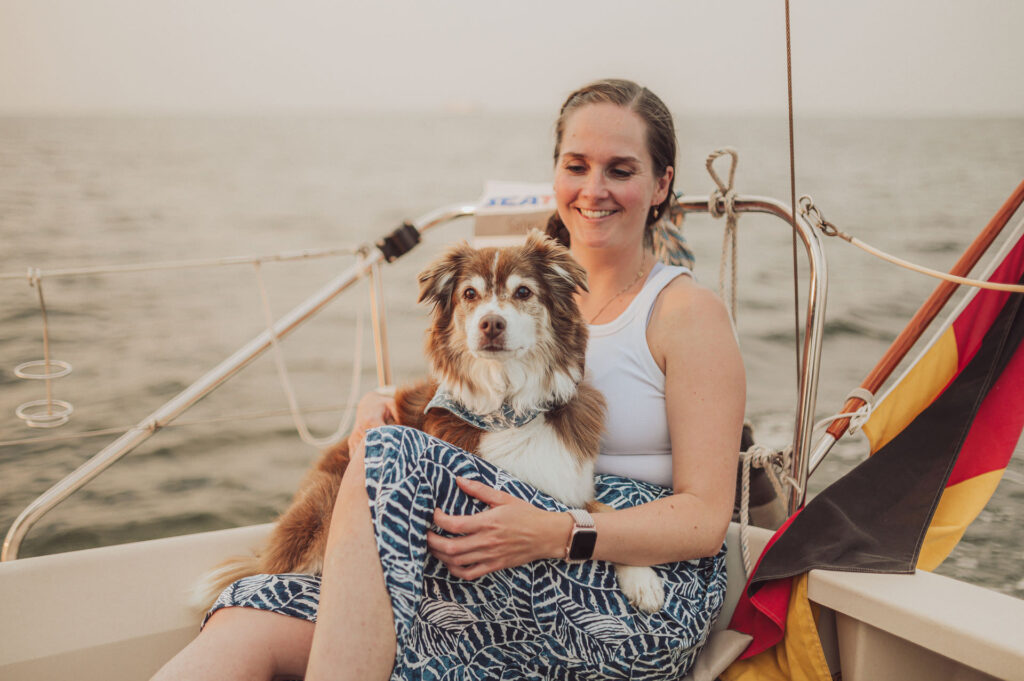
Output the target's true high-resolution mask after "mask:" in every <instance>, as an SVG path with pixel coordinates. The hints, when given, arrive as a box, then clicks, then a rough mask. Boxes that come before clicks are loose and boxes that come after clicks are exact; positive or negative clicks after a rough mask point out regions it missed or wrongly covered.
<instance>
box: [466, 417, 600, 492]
mask: <svg viewBox="0 0 1024 681" xmlns="http://www.w3.org/2000/svg"><path fill="white" fill-rule="evenodd" d="M480 456H481V457H482V458H484V459H487V460H488V461H490V462H491V463H493V464H494V465H495V466H499V467H500V468H504V469H505V470H506V471H508V472H509V473H511V474H512V475H514V476H515V477H517V478H519V479H520V480H522V481H523V482H527V483H529V484H531V485H533V486H534V487H536V488H537V489H539V490H540V491H542V492H546V493H547V494H550V495H551V496H553V497H554V498H556V499H558V500H559V501H561V502H562V503H564V504H567V505H569V506H574V507H582V506H583V505H584V504H586V503H587V502H588V501H591V500H593V498H594V463H593V461H588V462H586V463H583V464H580V463H579V461H577V459H576V458H575V457H574V456H573V455H572V453H571V452H570V451H569V450H568V449H566V447H565V446H564V445H563V444H562V441H561V440H560V439H559V437H558V435H557V434H556V433H555V430H554V428H551V427H550V426H548V425H547V423H545V420H544V417H543V416H538V417H537V418H535V419H533V420H532V421H530V422H529V423H527V424H526V425H525V426H522V427H520V428H509V429H508V430H502V431H498V432H494V433H484V434H483V436H482V437H481V438H480Z"/></svg>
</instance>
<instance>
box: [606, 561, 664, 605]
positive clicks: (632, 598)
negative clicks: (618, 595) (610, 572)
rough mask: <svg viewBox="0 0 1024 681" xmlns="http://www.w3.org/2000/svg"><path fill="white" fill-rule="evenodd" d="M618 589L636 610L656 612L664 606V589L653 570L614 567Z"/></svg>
mask: <svg viewBox="0 0 1024 681" xmlns="http://www.w3.org/2000/svg"><path fill="white" fill-rule="evenodd" d="M615 576H616V577H617V578H618V580H619V588H620V589H622V593H624V594H626V598H628V599H629V602H630V603H632V604H633V607H635V608H636V609H637V610H643V611H644V612H657V611H659V610H661V606H662V605H664V604H665V587H664V585H663V584H662V582H661V577H659V576H658V573H656V572H655V571H654V570H653V569H651V568H649V567H637V566H635V565H616V566H615Z"/></svg>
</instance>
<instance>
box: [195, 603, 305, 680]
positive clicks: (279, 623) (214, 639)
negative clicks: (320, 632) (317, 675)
mask: <svg viewBox="0 0 1024 681" xmlns="http://www.w3.org/2000/svg"><path fill="white" fill-rule="evenodd" d="M314 626H315V625H314V624H313V623H312V622H309V621H307V620H304V619H299V618H297V617H289V616H287V615H281V614H278V613H274V612H267V611H265V610H256V609H254V608H243V607H234V608H222V609H220V610H218V611H217V612H215V613H214V614H213V615H212V616H211V617H210V620H209V621H208V622H207V623H206V626H205V627H204V628H203V631H202V633H201V634H200V637H206V646H208V647H209V648H211V649H212V650H215V651H218V652H217V654H218V655H221V656H223V657H224V658H226V659H236V660H246V663H245V665H246V667H248V668H249V669H260V670H271V671H272V672H273V673H274V674H294V673H296V672H297V671H298V672H301V671H303V670H305V667H306V661H307V660H308V659H309V649H310V647H311V646H312V644H313V629H314Z"/></svg>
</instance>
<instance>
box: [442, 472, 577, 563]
mask: <svg viewBox="0 0 1024 681" xmlns="http://www.w3.org/2000/svg"><path fill="white" fill-rule="evenodd" d="M456 482H457V483H458V485H459V488H460V489H461V490H462V491H463V492H465V493H466V494H468V495H469V496H471V497H473V498H475V499H479V500H480V501H482V502H484V503H485V504H487V505H488V506H489V507H490V508H488V509H487V510H486V511H481V512H480V513H476V514H473V515H448V514H447V513H444V512H443V511H441V509H435V510H434V523H435V524H436V525H437V526H438V527H440V528H441V529H443V530H446V531H447V532H450V533H452V534H454V535H456V536H455V537H452V538H449V537H442V536H441V535H439V534H436V533H434V532H427V545H428V547H429V548H430V552H431V553H432V554H433V555H434V557H436V558H437V559H438V560H440V561H441V562H442V563H444V564H445V565H446V566H447V567H448V571H449V572H451V573H452V574H453V575H455V576H456V577H461V578H462V579H476V578H477V577H480V576H482V575H486V574H487V573H489V572H494V571H495V570H501V569H503V568H507V567H515V566H517V565H524V564H526V563H529V562H530V561H534V560H540V559H543V558H561V557H563V555H564V554H565V542H566V540H567V538H568V536H569V531H570V530H571V528H572V518H571V516H569V514H567V513H553V512H551V511H545V510H543V509H539V508H537V507H536V506H533V505H531V504H530V503H528V502H526V501H523V500H522V499H519V498H517V497H514V496H512V495H511V494H507V493H505V492H501V491H499V490H496V489H494V488H492V487H488V486H487V485H485V484H483V483H481V482H476V481H475V480H467V479H466V478H456Z"/></svg>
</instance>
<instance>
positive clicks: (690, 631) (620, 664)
mask: <svg viewBox="0 0 1024 681" xmlns="http://www.w3.org/2000/svg"><path fill="white" fill-rule="evenodd" d="M674 162H675V132H674V129H673V125H672V119H671V116H670V115H669V113H668V111H667V109H666V108H665V106H664V104H663V103H662V102H661V100H659V99H658V98H657V97H656V96H655V95H654V94H653V93H651V92H650V91H648V90H646V89H645V88H641V87H639V86H637V85H636V84H635V83H632V82H629V81H619V80H609V81H600V82H597V83H593V84H591V85H588V86H586V87H584V88H582V89H580V90H578V91H577V92H574V93H573V94H572V95H570V97H569V98H568V100H567V101H566V103H565V104H564V105H563V107H562V110H561V113H560V116H559V119H558V123H557V126H556V144H555V179H554V187H555V196H556V200H557V207H558V210H557V213H556V215H554V216H553V217H552V219H551V221H550V223H549V227H548V231H549V233H550V234H551V235H552V236H555V237H556V238H558V239H559V240H561V241H562V242H563V243H565V244H566V245H568V246H569V248H570V250H571V251H572V254H573V255H574V257H575V258H576V259H577V260H578V261H579V262H580V264H582V265H583V266H584V268H585V269H586V270H587V273H588V281H589V288H590V290H589V292H580V293H578V299H577V303H578V305H579V307H580V310H581V311H582V313H583V315H584V317H585V318H586V319H587V320H588V322H589V323H590V324H591V329H590V331H591V340H590V345H589V347H588V353H587V366H588V374H589V378H590V380H591V381H592V383H593V384H594V385H595V386H597V387H598V388H600V389H601V390H602V391H603V392H604V393H605V395H606V398H607V399H608V420H607V433H606V435H605V438H604V439H603V441H602V454H601V457H600V460H599V462H598V472H600V473H606V474H614V475H604V476H599V478H598V485H597V487H598V498H599V499H600V500H602V501H605V502H606V503H608V504H610V505H612V506H613V507H615V508H616V509H619V510H615V511H610V512H607V513H601V514H597V515H596V516H595V523H596V528H597V541H596V544H595V546H594V551H593V558H594V559H595V560H596V561H608V562H619V563H627V564H634V565H656V566H660V567H659V574H660V575H661V576H662V578H663V579H664V581H665V586H666V602H665V606H664V607H663V608H662V610H661V611H659V612H657V613H654V614H652V615H642V614H640V613H638V612H637V611H635V610H623V609H622V608H620V607H619V606H617V605H615V604H614V603H611V604H609V603H608V602H603V601H601V599H600V598H599V596H600V593H598V589H596V588H595V587H594V586H593V585H594V584H597V583H599V582H600V580H601V579H604V576H606V575H607V572H608V563H604V562H595V563H590V564H588V565H590V566H591V567H589V568H588V570H589V571H588V572H586V573H585V576H586V575H589V576H590V577H593V579H596V580H597V581H591V582H588V581H587V580H586V579H582V578H581V579H580V582H579V583H580V585H581V587H580V588H579V589H576V588H573V589H572V591H573V592H574V593H573V594H572V598H571V599H570V598H568V597H567V596H566V595H565V594H564V593H559V592H558V589H559V588H558V587H555V591H556V593H554V595H553V596H552V598H553V599H554V600H555V602H557V603H558V604H559V606H558V608H559V613H558V617H557V623H556V624H552V622H553V621H555V620H551V621H546V622H544V623H542V624H540V625H539V626H538V622H537V621H533V620H537V616H536V609H535V606H536V603H532V602H531V601H532V600H534V599H535V598H536V597H535V596H534V595H533V594H534V593H535V591H531V590H526V591H525V593H519V592H511V593H510V592H508V591H507V590H505V591H503V589H504V588H506V587H507V585H508V584H510V583H512V584H520V583H521V584H526V585H529V588H530V589H533V590H542V589H545V588H549V587H551V584H553V583H554V582H553V581H552V579H551V577H550V575H551V574H554V573H556V572H558V570H562V573H564V564H563V563H561V562H560V561H561V559H562V558H564V556H565V551H566V548H565V547H566V538H567V536H568V534H569V531H570V528H571V527H572V521H571V519H570V517H569V516H568V515H567V514H565V513H557V512H552V510H546V509H544V508H539V507H538V506H534V505H531V504H530V503H527V502H526V501H523V500H522V499H521V498H519V497H517V496H515V495H513V494H509V493H508V492H506V491H503V490H502V489H495V488H494V487H492V486H488V485H487V484H484V483H482V482H479V481H468V480H465V479H462V478H456V476H455V474H454V473H452V472H450V471H447V470H446V471H445V472H444V473H443V475H449V474H450V475H449V477H450V484H452V485H458V487H459V488H460V489H461V490H462V492H464V493H465V496H461V498H462V499H468V498H473V499H476V500H479V501H480V502H483V503H484V504H486V505H487V507H488V508H487V509H486V510H484V511H482V512H479V513H475V514H467V513H465V512H462V511H464V510H465V508H466V506H465V505H463V506H461V507H458V508H453V507H451V506H449V507H448V508H438V509H436V510H435V511H434V512H433V516H432V521H433V522H434V523H435V524H436V525H437V526H438V527H440V528H442V529H443V530H446V531H447V532H448V533H450V534H451V535H452V537H443V536H441V535H438V534H434V533H433V532H427V533H426V536H425V537H417V536H410V537H409V538H408V547H407V546H406V545H405V544H403V545H402V547H401V549H402V551H406V549H407V548H408V551H409V553H410V554H412V555H413V556H414V558H413V559H412V560H411V561H409V562H408V564H407V565H402V566H399V567H398V568H395V567H389V568H388V569H387V571H386V573H385V571H382V568H381V557H382V556H383V555H384V550H385V549H384V545H383V544H384V541H383V540H380V539H379V537H380V536H381V533H380V532H379V531H376V529H375V525H374V522H377V523H380V522H382V521H381V519H380V518H376V519H371V516H370V511H369V508H368V498H369V497H368V495H370V496H372V495H374V494H376V493H377V492H378V486H379V485H380V479H381V472H380V470H381V467H382V466H385V465H392V464H388V463H383V461H384V460H385V459H388V457H384V456H382V455H381V451H382V450H383V449H386V448H387V446H388V445H387V442H388V437H389V435H388V431H389V430H390V429H376V430H371V431H370V432H369V434H368V435H366V437H365V438H364V434H366V431H367V429H369V428H373V427H375V426H379V425H382V424H384V423H386V422H388V421H389V420H390V415H391V413H392V412H393V405H392V403H391V402H390V401H389V400H388V399H386V398H383V397H379V396H372V395H371V396H368V397H367V398H364V399H363V401H362V402H361V403H360V407H359V413H358V420H357V422H358V424H359V427H357V428H356V430H355V432H354V433H353V435H352V436H351V439H350V443H351V445H352V451H353V461H352V464H350V466H349V469H348V471H347V473H346V475H345V478H344V480H343V483H342V488H341V491H340V493H339V496H338V503H337V506H336V510H335V515H334V518H333V519H332V526H331V536H330V539H329V542H328V549H327V555H326V557H325V564H324V571H323V574H324V579H323V583H322V588H321V587H320V584H319V581H318V580H316V579H315V578H305V581H303V579H302V578H293V577H288V576H285V577H274V578H268V577H262V578H260V579H263V580H264V581H263V582H261V583H257V584H255V585H254V586H253V585H252V584H250V585H248V586H246V585H237V584H236V585H234V586H233V587H230V588H229V589H228V591H227V592H225V594H226V595H225V596H222V601H223V603H222V605H247V606H250V607H223V608H220V609H216V610H215V612H214V614H213V615H212V616H211V617H210V618H209V620H208V623H207V625H206V626H205V628H204V630H203V632H202V633H201V634H200V636H199V637H197V639H196V640H195V641H194V642H193V643H192V644H190V646H189V647H188V648H186V649H185V651H183V652H182V653H181V654H179V656H178V657H176V658H175V659H174V660H172V661H171V662H170V663H168V665H167V667H165V668H164V669H163V670H161V672H160V674H158V676H157V678H158V679H172V678H190V679H197V678H218V679H226V678H245V679H252V678H270V677H272V676H275V675H279V676H284V677H288V676H302V674H303V673H304V672H305V674H306V678H307V679H327V678H346V679H347V678H353V679H355V678H359V679H363V678H371V679H373V678H376V679H383V678H387V677H388V676H389V674H392V671H393V673H394V676H392V678H419V677H420V676H423V675H429V674H434V675H436V676H441V675H443V674H446V673H447V674H452V677H454V678H462V676H463V675H465V676H467V677H468V676H472V675H473V673H475V674H476V675H483V676H484V677H486V678H491V677H494V678H498V677H499V676H500V677H501V678H506V675H507V674H512V675H513V676H511V677H508V678H537V679H542V678H552V677H557V678H563V677H564V678H606V677H607V678H671V679H675V678H678V677H680V676H682V675H683V674H684V673H685V672H686V671H687V670H688V669H689V667H690V665H691V664H692V662H693V658H694V656H695V655H696V652H697V651H698V650H699V648H700V646H701V645H702V644H703V641H704V640H705V639H706V637H707V635H708V633H709V630H710V626H711V623H712V621H713V619H714V617H715V615H716V614H717V612H718V609H719V608H720V607H721V602H722V597H723V593H724V589H725V568H724V548H723V540H724V536H725V531H726V528H727V526H728V522H729V518H730V516H731V512H732V506H733V495H734V485H735V477H734V476H735V471H736V459H737V452H738V450H739V435H740V430H741V424H742V417H743V406H744V401H745V384H744V376H743V367H742V362H741V359H740V357H739V353H738V350H737V347H736V343H735V340H734V336H733V332H732V327H731V325H730V322H729V319H728V316H727V314H726V312H725V309H724V307H723V306H722V304H721V302H720V301H719V300H718V299H717V298H716V297H715V296H714V295H713V294H711V293H710V292H709V291H707V290H706V289H703V288H701V287H700V286H699V285H697V284H696V283H695V282H694V280H693V278H692V277H691V276H689V271H688V270H686V269H685V268H681V267H667V266H665V265H663V264H661V263H658V262H656V260H657V259H656V257H655V255H654V251H655V248H656V244H655V239H654V232H655V228H656V227H658V222H659V218H662V219H663V217H664V214H665V211H666V209H667V207H668V205H669V201H670V199H671V195H672V184H673V175H674ZM453 449H454V448H451V447H446V449H445V455H446V456H451V457H454V459H453V460H455V461H458V460H459V457H468V456H469V455H466V454H465V453H462V452H457V451H455V452H452V451H450V450H453ZM364 457H365V458H364ZM392 458H393V457H392ZM412 465H415V462H414V463H413V464H412ZM453 470H454V469H453ZM619 476H626V477H619ZM392 477H398V478H401V476H400V475H399V476H394V475H392ZM637 480H639V482H637ZM495 484H496V483H495ZM446 497H447V495H446ZM538 503H541V502H538ZM541 505H543V503H541ZM548 508H549V509H553V506H549V507H548ZM460 509H462V511H460ZM379 540H380V541H381V553H380V555H378V541H379ZM389 541H390V540H389ZM416 551H420V552H419V553H417V552H416ZM427 551H429V553H430V554H431V556H432V557H433V559H436V560H426V561H425V562H426V567H424V560H423V559H422V558H420V556H423V557H425V552H427ZM538 561H539V562H538ZM442 564H443V566H444V567H443V568H442V567H441V565H442ZM499 570H504V572H502V573H501V575H502V576H503V579H502V580H500V581H499V580H498V579H497V575H496V572H497V571H499ZM449 573H450V575H454V576H456V577H458V578H461V579H460V580H451V578H450V576H449ZM562 573H559V574H562ZM573 574H574V575H575V574H584V573H573ZM510 576H511V577H510ZM252 579H256V578H252ZM509 579H511V580H512V581H511V582H510V581H509ZM267 580H270V581H269V582H268V581H267ZM461 580H468V581H461ZM515 580H519V581H518V582H516V581H515ZM243 581H245V580H243ZM268 583H271V584H273V588H270V587H268V586H267V584H268ZM446 590H450V593H448V592H447V591H446ZM440 591H446V593H439V592H440ZM563 591H564V589H563ZM229 592H230V593H229ZM471 592H472V593H473V594H474V596H473V598H476V599H477V601H475V602H483V603H484V604H485V606H484V607H481V608H475V609H473V612H472V613H471V614H469V615H467V614H466V611H467V609H466V608H461V609H457V612H458V613H460V615H459V616H460V617H468V618H469V620H470V621H462V620H458V621H453V620H452V619H451V612H452V611H451V610H443V612H442V610H438V611H436V612H442V615H438V616H434V615H432V614H431V612H428V610H429V609H428V608H425V607H423V604H424V603H428V604H434V603H439V604H442V605H443V604H444V603H447V602H457V603H467V602H469V601H468V600H467V599H469V597H468V596H466V594H467V593H471ZM253 594H257V596H255V597H254V596H253ZM267 594H271V595H272V596H273V598H272V600H274V601H275V603H273V604H270V605H268V604H267ZM282 594H284V598H283V600H282V598H281V597H282ZM317 594H318V595H319V606H318V608H319V613H318V614H317V612H316V610H317V606H316V604H315V603H313V604H312V605H311V604H310V601H311V600H314V601H315V598H316V596H317ZM427 594H429V598H428V597H427ZM549 595H551V594H549ZM469 600H472V599H469ZM285 601H287V602H285ZM488 603H493V604H494V607H491V608H489V607H487V604H488ZM255 608H262V609H255ZM267 610H271V611H273V612H271V613H268V612H267ZM562 610H564V611H565V612H562ZM280 613H287V614H289V615H292V616H284V615H282V614H280ZM444 613H447V614H444ZM508 613H514V614H515V616H516V617H519V619H516V621H515V622H514V626H511V625H509V624H508V622H506V621H504V620H503V619H502V618H504V617H506V616H508ZM311 618H316V619H317V626H316V628H315V629H314V627H313V626H312V624H311V623H310V622H309V621H307V619H311ZM432 618H433V619H432ZM446 618H447V619H446ZM531 627H532V628H531ZM396 631H397V632H398V633H397V635H396ZM469 631H471V632H472V635H466V632H469ZM456 633H461V634H462V636H456ZM396 652H397V653H398V655H397V656H396ZM307 657H308V667H307ZM393 668H394V670H393ZM474 678H475V677H474Z"/></svg>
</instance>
